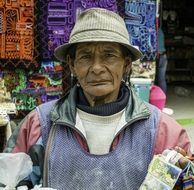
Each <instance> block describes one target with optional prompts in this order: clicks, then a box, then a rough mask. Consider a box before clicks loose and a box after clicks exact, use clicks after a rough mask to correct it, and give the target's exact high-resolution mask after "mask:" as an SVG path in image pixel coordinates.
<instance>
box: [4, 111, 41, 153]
mask: <svg viewBox="0 0 194 190" xmlns="http://www.w3.org/2000/svg"><path fill="white" fill-rule="evenodd" d="M40 135H41V130H40V122H39V119H38V113H37V112H36V111H35V110H34V111H32V112H30V113H29V114H28V115H27V116H26V117H25V118H24V119H23V120H22V121H21V122H20V124H19V125H18V126H17V127H16V128H15V129H14V131H13V133H12V135H11V137H10V138H9V140H8V142H7V144H6V147H5V149H4V152H10V153H17V152H25V153H28V151H29V149H30V147H31V146H32V145H34V144H36V142H37V141H38V139H39V138H40Z"/></svg>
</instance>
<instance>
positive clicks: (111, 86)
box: [70, 42, 127, 102]
mask: <svg viewBox="0 0 194 190" xmlns="http://www.w3.org/2000/svg"><path fill="white" fill-rule="evenodd" d="M126 65H127V64H126V60H125V58H124V55H123V52H122V48H121V46H120V45H119V44H117V43H109V42H95V43H94V42H91V43H82V44H79V45H78V46H77V48H76V53H75V60H74V63H73V64H71V66H70V69H71V72H72V73H73V74H74V76H75V77H76V78H77V80H78V81H79V83H80V85H81V87H82V89H83V91H84V94H85V95H86V97H89V98H92V99H95V98H100V97H102V98H107V97H109V98H107V100H106V102H110V101H113V100H112V98H113V99H115V100H116V99H117V96H118V92H119V88H120V84H121V80H122V76H123V73H124V72H125V69H126ZM109 99H110V100H109Z"/></svg>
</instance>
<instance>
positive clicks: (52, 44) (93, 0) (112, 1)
mask: <svg viewBox="0 0 194 190" xmlns="http://www.w3.org/2000/svg"><path fill="white" fill-rule="evenodd" d="M46 2H48V1H46ZM42 6H44V5H42ZM91 7H102V8H106V9H109V10H112V11H115V12H116V11H117V3H116V0H50V1H49V2H48V10H47V12H48V15H47V20H45V17H43V18H42V19H43V20H42V24H43V23H44V24H46V25H47V31H45V32H46V33H43V34H42V35H41V36H43V38H42V39H41V40H43V41H45V40H46V43H47V49H46V48H44V52H43V58H45V59H46V58H52V57H53V52H54V49H55V48H56V47H57V46H59V45H61V44H63V43H64V42H68V40H69V35H70V32H71V30H72V28H73V26H74V24H75V20H76V15H77V14H79V13H80V12H81V11H82V10H85V9H88V8H91ZM42 14H45V13H42ZM45 16H46V15H45ZM42 24H40V26H41V25H42ZM44 27H45V25H44ZM41 28H42V27H41ZM47 33H48V36H45V34H47ZM43 44H44V46H45V43H43Z"/></svg>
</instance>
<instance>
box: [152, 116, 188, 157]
mask: <svg viewBox="0 0 194 190" xmlns="http://www.w3.org/2000/svg"><path fill="white" fill-rule="evenodd" d="M175 146H179V147H181V148H182V149H184V150H185V151H186V152H187V154H188V155H189V156H191V143H190V140H189V137H188V135H187V132H186V130H185V129H184V128H182V127H181V126H180V125H179V124H178V123H177V122H176V121H175V119H173V118H172V117H170V116H168V115H167V114H165V113H161V117H160V121H159V125H158V127H157V133H156V141H155V147H154V154H161V153H162V152H163V151H164V150H165V149H168V148H174V147H175Z"/></svg>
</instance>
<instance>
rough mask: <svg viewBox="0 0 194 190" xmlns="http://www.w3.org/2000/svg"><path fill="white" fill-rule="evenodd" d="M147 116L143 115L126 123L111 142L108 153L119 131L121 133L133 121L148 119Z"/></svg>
mask: <svg viewBox="0 0 194 190" xmlns="http://www.w3.org/2000/svg"><path fill="white" fill-rule="evenodd" d="M148 116H149V115H144V116H141V117H138V118H135V119H132V120H131V121H130V122H128V123H126V124H125V125H124V126H123V127H122V128H121V129H120V130H119V131H118V132H117V133H116V135H115V137H114V139H113V141H112V144H111V146H110V149H109V151H111V148H112V146H113V142H114V140H115V139H116V138H117V137H118V135H119V134H120V133H121V131H123V130H124V129H125V128H127V126H129V125H131V124H132V123H134V122H135V121H138V120H141V119H148Z"/></svg>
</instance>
